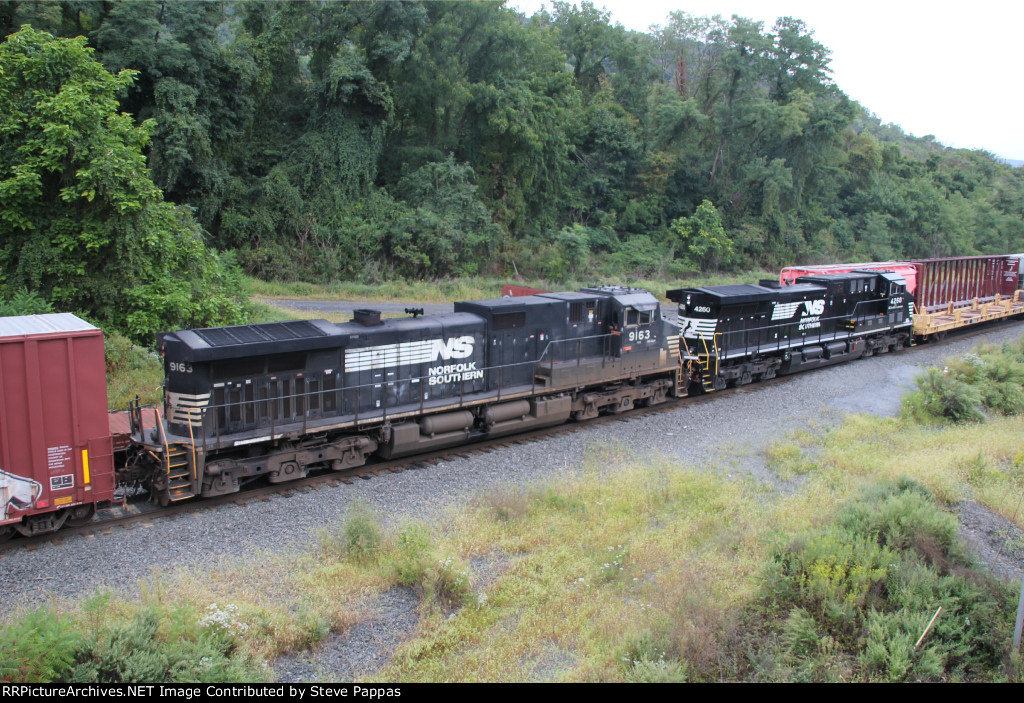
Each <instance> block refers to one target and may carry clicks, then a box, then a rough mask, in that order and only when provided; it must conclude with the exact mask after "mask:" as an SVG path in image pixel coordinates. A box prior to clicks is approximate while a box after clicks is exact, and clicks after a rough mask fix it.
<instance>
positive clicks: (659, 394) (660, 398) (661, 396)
mask: <svg viewBox="0 0 1024 703" xmlns="http://www.w3.org/2000/svg"><path fill="white" fill-rule="evenodd" d="M667 397H668V394H667V392H666V391H665V389H664V388H658V389H657V390H656V391H654V395H652V396H651V397H650V398H648V399H647V406H648V407H650V406H652V405H661V404H662V403H664V402H665V399H666V398H667Z"/></svg>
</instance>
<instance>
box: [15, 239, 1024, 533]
mask: <svg viewBox="0 0 1024 703" xmlns="http://www.w3.org/2000/svg"><path fill="white" fill-rule="evenodd" d="M997 258H998V257H997ZM1002 258H1005V257H1002ZM1008 261H1012V263H1013V265H1014V266H1016V265H1017V264H1018V263H1019V262H1018V260H1017V259H1010V260H1008ZM904 263H906V262H889V263H885V264H853V265H848V266H845V267H843V266H839V267H832V270H827V271H819V270H802V271H800V272H798V273H797V274H796V275H793V274H791V273H787V272H785V271H784V272H783V276H782V278H781V280H780V281H779V282H775V281H762V282H761V283H760V284H759V285H734V286H716V287H705V288H690V289H679V290H673V291H669V292H668V297H669V299H671V300H673V301H674V302H677V303H678V304H679V320H678V323H676V322H671V321H669V320H666V319H664V318H663V317H662V315H661V308H660V304H659V302H658V299H657V298H655V297H654V296H653V295H651V294H650V293H648V292H647V291H644V290H639V289H633V288H623V287H597V288H584V289H581V290H579V291H576V292H568V293H544V292H537V291H523V292H527V293H531V294H528V295H525V296H520V297H505V298H499V299H494V300H479V301H471V302H460V303H456V304H455V308H454V312H453V313H450V314H446V315H434V316H429V317H422V316H420V314H419V313H418V311H411V313H412V315H411V317H407V318H403V319H381V316H380V314H379V313H377V312H375V311H372V310H361V311H357V312H356V313H355V315H354V319H353V320H352V321H351V322H348V323H344V324H334V323H331V322H327V321H325V320H311V321H294V322H282V323H270V324H258V325H240V326H234V327H221V328H210V329H194V330H181V331H177V332H169V333H165V334H162V335H160V337H159V339H158V346H159V348H160V352H161V354H162V356H163V358H164V364H165V379H164V402H163V406H162V408H154V409H147V408H143V407H140V406H139V405H138V404H137V403H133V404H132V405H131V407H130V408H129V411H128V413H127V421H124V419H123V417H122V415H111V416H109V417H110V421H109V423H108V416H107V414H106V412H105V411H106V388H105V374H104V365H103V364H104V361H103V349H102V333H101V332H100V330H98V329H96V328H94V327H92V326H91V325H89V324H87V323H85V322H83V321H81V320H79V319H78V318H76V317H74V316H73V315H67V314H60V315H40V316H30V317H25V318H0V506H2V512H0V538H4V537H9V536H12V535H14V534H22V535H34V534H40V533H45V532H50V531H53V530H56V529H59V528H60V527H61V526H63V525H65V524H75V523H82V522H87V521H88V520H89V519H91V518H92V516H93V514H94V512H95V510H96V509H97V507H102V506H104V505H106V504H108V503H110V502H111V501H112V500H114V495H115V486H124V487H130V486H135V487H141V488H142V489H144V490H146V491H148V493H149V495H150V497H151V498H152V499H153V500H154V501H156V502H159V503H163V504H166V503H169V502H173V501H180V500H187V499H190V498H193V497H196V496H207V497H208V496H217V495H224V494H229V493H233V492H235V491H238V490H239V489H240V488H241V487H242V486H244V485H245V484H246V483H248V482H251V481H253V480H256V479H265V480H268V481H270V482H283V481H289V480H293V479H296V478H300V477H303V476H305V475H306V474H307V473H308V472H309V471H312V470H341V469H346V468H350V467H356V466H360V465H362V464H364V463H365V462H367V461H368V460H369V459H370V458H371V457H383V458H392V457H402V456H409V455H414V454H417V453H420V452H424V451H428V450H433V449H442V448H446V447H452V446H456V445H459V444H462V443H465V442H468V441H472V440H473V439H475V438H489V437H500V436H504V435H509V434H512V433H516V432H520V431H523V430H527V429H531V428H539V427H545V426H550V425H556V424H560V423H563V422H566V421H569V420H584V419H588V418H592V417H596V416H597V415H598V414H600V413H602V412H611V413H618V412H623V411H626V410H629V409H631V408H633V407H634V406H636V405H641V404H643V405H654V404H657V403H661V402H664V401H665V400H666V399H668V398H670V397H682V396H685V395H687V394H688V393H690V392H694V391H698V392H699V391H701V390H703V391H714V390H718V389H721V388H724V387H725V386H727V385H741V384H744V383H748V382H750V381H753V380H755V379H758V378H761V379H767V378H771V377H773V376H775V375H779V374H786V373H793V372H796V371H800V370H804V369H808V368H813V367H817V366H822V365H825V364H832V363H838V362H840V361H845V360H848V359H855V358H859V357H863V356H868V355H871V354H874V353H881V352H885V351H889V350H892V349H898V348H900V347H901V346H904V345H907V344H910V343H912V342H913V340H914V339H915V336H916V335H917V334H918V333H917V329H916V327H915V325H916V321H917V319H918V318H919V317H920V316H921V315H922V314H935V313H937V312H941V311H938V310H936V311H935V312H933V313H929V312H928V311H927V310H926V309H924V308H923V307H922V305H921V304H920V302H919V300H915V297H914V293H915V289H916V292H917V295H918V296H922V295H923V292H924V291H925V290H929V291H930V290H932V288H933V287H934V286H931V284H924V283H922V281H925V280H927V279H925V278H923V277H916V276H912V277H911V279H912V280H910V281H909V285H908V276H907V273H909V272H910V270H909V269H906V268H904V269H902V270H901V269H899V268H898V266H902V265H903V264H904ZM918 263H919V264H920V265H921V266H924V267H925V268H927V267H929V266H932V267H933V268H934V266H933V264H927V263H920V262H918ZM1004 264H1005V265H1001V266H1000V267H995V268H993V267H991V266H990V268H985V266H987V264H986V265H980V264H979V265H975V264H972V265H971V266H970V267H967V266H965V267H963V268H962V269H958V268H957V267H955V266H953V267H951V268H949V267H947V268H949V270H951V271H953V273H954V275H956V274H957V272H958V271H959V272H960V273H961V274H963V275H966V274H964V272H966V271H968V270H970V271H974V270H976V269H978V267H979V266H980V267H981V269H984V270H985V271H988V270H990V269H991V271H996V268H998V271H999V274H998V275H999V276H1008V275H1009V273H1008V272H1009V271H1010V269H1011V268H1012V267H1011V265H1010V264H1009V263H1007V262H1004ZM921 270H922V269H913V271H914V273H918V272H919V271H921ZM1014 271H1015V272H1016V274H1015V276H1019V269H1014ZM927 274H928V271H925V273H924V274H922V276H926V275H927ZM933 278H934V277H933ZM981 278H982V279H983V283H984V285H988V283H987V282H988V280H989V277H988V274H986V275H985V276H982V277H981ZM972 280H973V279H972ZM1018 280H1019V278H1018V277H1014V278H1013V280H1012V282H1007V281H1001V282H1000V285H1002V286H1004V287H1003V288H1000V289H999V291H997V292H995V293H994V294H993V295H992V296H979V295H977V293H979V292H982V290H981V288H980V287H979V285H975V284H973V283H972V284H971V285H959V287H954V289H955V290H956V291H957V292H958V294H960V295H967V294H970V295H971V298H970V302H966V303H963V304H962V305H961V302H962V301H950V302H947V305H946V308H945V312H949V313H950V314H953V313H954V312H956V310H959V311H960V317H961V318H962V319H968V318H969V317H970V316H971V315H972V314H974V313H972V312H971V311H972V310H973V311H976V310H978V309H979V307H980V308H983V309H984V310H985V311H986V314H989V313H992V314H995V315H997V316H998V315H1001V316H1007V315H1017V314H1021V313H1024V303H1020V302H1019V293H1018V292H1017V291H1016V286H1017V282H1018ZM1011 284H1012V286H1013V288H1014V291H1013V293H1012V295H1009V296H1007V293H1008V286H1010V285H1011ZM972 285H973V286H974V289H971V286H972ZM985 290H987V289H985ZM990 298H991V299H990ZM965 300H966V298H965ZM954 308H955V309H954ZM990 308H992V310H990ZM993 311H994V312H993ZM972 319H973V318H972ZM122 422H123V423H124V429H123V430H117V429H112V428H116V427H117V426H119V425H120V423H122Z"/></svg>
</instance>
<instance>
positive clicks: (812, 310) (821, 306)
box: [804, 299, 825, 315]
mask: <svg viewBox="0 0 1024 703" xmlns="http://www.w3.org/2000/svg"><path fill="white" fill-rule="evenodd" d="M804 310H806V313H805V314H806V315H821V314H822V313H823V312H825V301H824V299H822V300H805V301H804Z"/></svg>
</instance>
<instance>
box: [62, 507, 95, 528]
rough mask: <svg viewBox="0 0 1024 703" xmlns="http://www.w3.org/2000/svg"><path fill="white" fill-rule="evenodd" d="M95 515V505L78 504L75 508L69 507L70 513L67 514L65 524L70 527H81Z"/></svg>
mask: <svg viewBox="0 0 1024 703" xmlns="http://www.w3.org/2000/svg"><path fill="white" fill-rule="evenodd" d="M94 515H96V506H95V505H79V506H78V507H76V508H72V509H71V514H70V515H68V519H67V522H66V523H65V524H66V525H70V526H71V527H81V526H82V525H86V524H88V523H89V521H90V520H92V518H93V516H94Z"/></svg>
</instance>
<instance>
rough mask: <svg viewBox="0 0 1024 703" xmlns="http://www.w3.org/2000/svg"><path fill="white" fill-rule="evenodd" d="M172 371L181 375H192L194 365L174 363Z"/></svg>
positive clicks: (181, 362) (180, 362)
mask: <svg viewBox="0 0 1024 703" xmlns="http://www.w3.org/2000/svg"><path fill="white" fill-rule="evenodd" d="M171 371H178V372H179V373H192V364H186V363H185V362H184V361H172V362H171Z"/></svg>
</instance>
